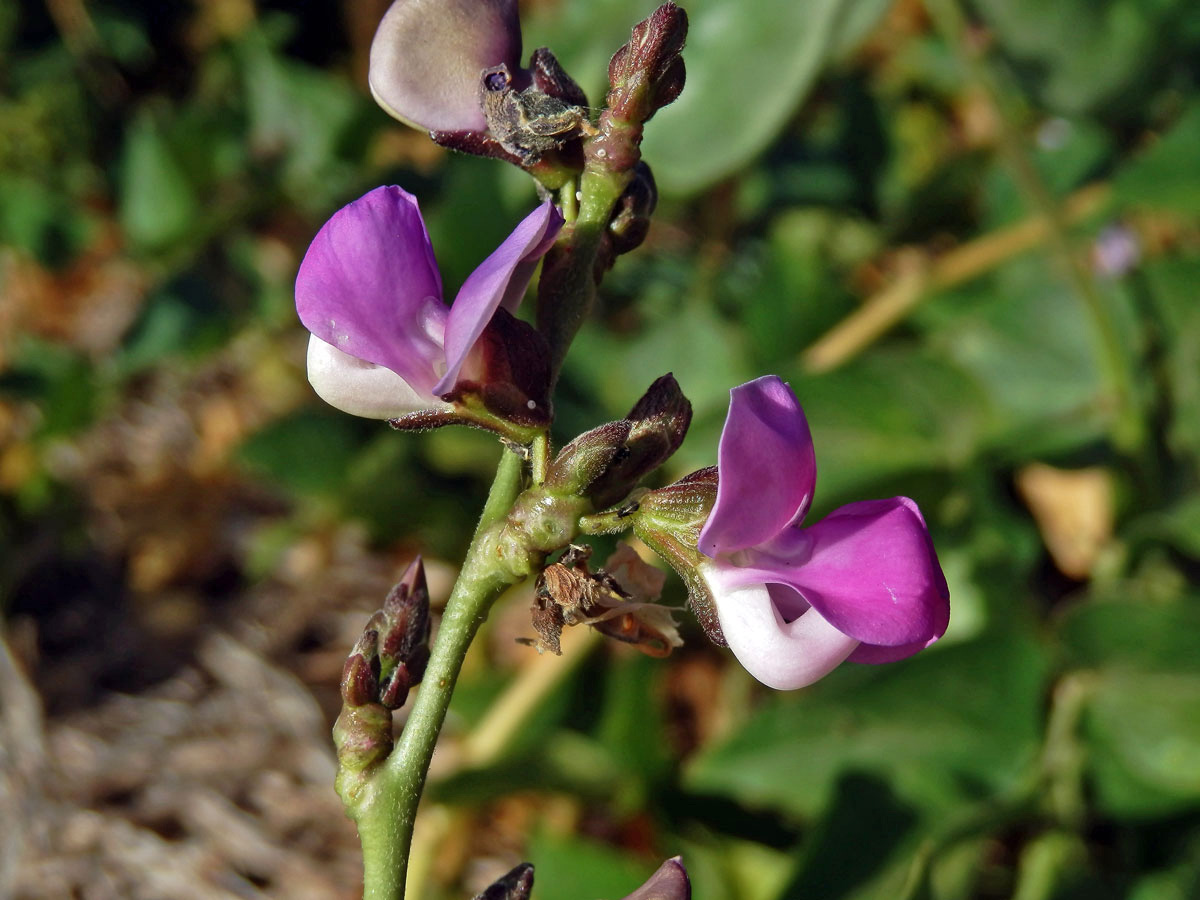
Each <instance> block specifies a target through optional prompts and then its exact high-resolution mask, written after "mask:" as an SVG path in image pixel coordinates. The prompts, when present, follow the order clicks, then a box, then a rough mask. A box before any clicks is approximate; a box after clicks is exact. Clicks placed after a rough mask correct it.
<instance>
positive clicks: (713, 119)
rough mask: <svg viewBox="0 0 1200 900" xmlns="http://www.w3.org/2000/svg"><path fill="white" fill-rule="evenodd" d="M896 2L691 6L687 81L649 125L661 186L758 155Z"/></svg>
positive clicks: (702, 183)
mask: <svg viewBox="0 0 1200 900" xmlns="http://www.w3.org/2000/svg"><path fill="white" fill-rule="evenodd" d="M889 5H890V4H889V3H888V2H887V0H807V2H802V3H798V2H796V0H758V2H755V3H745V2H744V0H702V2H696V3H693V4H689V5H688V15H689V17H690V22H691V27H690V29H689V33H688V43H687V49H686V50H685V51H684V61H685V63H686V65H687V87H686V88H685V89H684V91H683V94H682V95H681V96H680V98H679V99H678V100H676V101H675V102H674V103H673V104H672V105H671V106H668V107H667V108H666V109H664V110H662V111H661V112H660V113H659V114H658V115H657V116H655V118H654V120H653V121H651V122H650V123H649V125H647V127H646V141H645V144H644V145H643V150H644V151H645V155H646V159H647V161H648V162H649V163H650V165H651V166H653V167H654V172H655V177H656V178H657V179H658V183H659V187H660V188H661V189H662V190H663V191H664V192H666V193H674V194H691V193H695V192H697V191H700V190H703V189H704V188H706V187H708V186H709V185H711V184H713V183H714V182H716V181H718V180H720V179H721V178H724V177H726V176H728V175H729V174H731V173H732V172H734V171H736V170H737V169H739V168H741V167H743V166H745V165H746V164H747V163H749V162H750V161H751V160H752V159H753V158H754V157H755V156H757V155H758V154H759V153H761V152H762V151H763V150H764V149H765V148H766V146H767V145H768V144H769V143H770V142H771V141H772V140H773V139H774V138H775V136H776V135H777V134H778V133H779V132H780V130H781V129H782V128H783V127H784V125H785V124H786V123H787V121H788V119H789V118H790V117H791V116H792V114H793V113H794V112H795V111H796V108H797V107H798V106H799V105H800V103H801V102H802V101H803V100H804V98H805V96H806V95H807V94H808V92H809V90H810V89H811V88H812V86H813V84H814V82H815V81H816V79H817V76H818V75H820V73H821V71H822V69H823V68H824V67H825V65H826V64H827V63H828V62H829V61H830V60H831V59H832V58H834V57H835V56H836V55H838V54H840V53H844V52H845V51H846V50H847V49H849V48H852V47H853V46H854V45H855V44H856V43H857V42H858V41H859V40H861V39H862V37H864V36H865V34H866V33H867V31H869V30H870V29H871V28H872V27H873V26H874V24H875V23H876V22H877V21H878V19H879V17H880V16H882V15H883V13H884V11H885V10H886V9H887V8H888V6H889ZM613 49H616V48H615V47H614V48H613Z"/></svg>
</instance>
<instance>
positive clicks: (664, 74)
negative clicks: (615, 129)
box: [608, 2, 688, 124]
mask: <svg viewBox="0 0 1200 900" xmlns="http://www.w3.org/2000/svg"><path fill="white" fill-rule="evenodd" d="M687 29H688V18H687V13H686V12H684V11H683V10H682V9H680V8H679V7H678V6H676V5H675V4H674V3H671V2H667V3H664V4H663V5H662V6H660V7H659V8H658V9H656V10H655V11H654V12H653V13H652V14H651V15H650V17H649V18H647V19H646V20H644V21H642V22H639V23H638V24H637V25H636V26H634V29H633V34H632V36H631V37H630V39H629V43H627V44H626V45H625V46H624V47H622V48H621V49H620V50H618V51H617V52H616V53H615V54H613V58H612V60H611V61H610V62H609V64H608V81H609V84H610V85H611V90H610V91H609V94H608V106H609V109H610V110H611V111H612V114H613V115H614V116H615V117H616V118H618V119H621V120H623V121H626V122H636V123H638V124H641V123H643V122H648V121H650V118H651V116H653V115H654V113H655V112H657V111H658V110H659V109H661V108H662V107H664V106H666V105H667V104H668V103H671V102H672V101H673V100H675V98H676V97H678V96H679V93H680V91H682V90H683V82H684V66H683V59H682V57H681V56H680V55H679V54H680V53H681V52H682V51H683V44H684V41H685V40H686V39H687Z"/></svg>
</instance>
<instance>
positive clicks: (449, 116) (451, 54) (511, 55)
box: [368, 0, 521, 131]
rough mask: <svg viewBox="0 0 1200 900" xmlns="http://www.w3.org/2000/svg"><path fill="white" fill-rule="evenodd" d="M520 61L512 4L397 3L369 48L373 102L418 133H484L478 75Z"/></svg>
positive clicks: (471, 0)
mask: <svg viewBox="0 0 1200 900" xmlns="http://www.w3.org/2000/svg"><path fill="white" fill-rule="evenodd" d="M520 57H521V25H520V22H519V21H518V19H517V0H396V2H395V3H393V4H392V5H391V7H390V8H389V9H388V11H387V13H385V14H384V17H383V21H381V22H380V23H379V29H378V31H376V32H375V39H374V41H372V43H371V63H370V71H369V74H368V81H369V83H370V86H371V93H372V94H374V96H375V99H376V101H377V102H378V103H379V105H380V106H382V107H383V108H384V109H385V110H387V112H388V113H390V114H391V115H392V116H394V117H396V118H397V119H399V120H400V121H402V122H406V123H407V124H409V125H412V126H414V127H416V128H420V129H423V130H425V131H483V130H485V129H486V127H487V123H486V122H485V121H484V118H483V111H482V109H481V107H480V105H479V77H480V73H481V72H482V71H483V70H484V69H488V68H491V67H492V66H498V65H500V64H501V63H506V64H507V65H508V67H509V69H510V70H512V71H514V72H515V71H516V70H517V69H518V67H519V65H520Z"/></svg>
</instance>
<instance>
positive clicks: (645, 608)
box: [532, 544, 682, 657]
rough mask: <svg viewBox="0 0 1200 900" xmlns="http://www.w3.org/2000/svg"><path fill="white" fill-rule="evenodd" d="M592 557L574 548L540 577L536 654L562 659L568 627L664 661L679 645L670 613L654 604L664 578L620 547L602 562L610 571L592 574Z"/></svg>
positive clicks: (534, 612) (535, 604) (583, 549)
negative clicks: (586, 630) (587, 629)
mask: <svg viewBox="0 0 1200 900" xmlns="http://www.w3.org/2000/svg"><path fill="white" fill-rule="evenodd" d="M590 555H591V549H590V548H588V547H580V546H576V545H572V546H571V547H570V548H569V549H568V550H567V552H566V553H564V554H563V556H562V558H561V559H560V560H559V561H558V562H556V563H554V564H553V565H550V566H547V567H546V569H545V570H544V571H543V572H542V574H541V575H540V576H539V577H538V582H537V588H536V590H535V592H534V601H533V610H532V618H533V627H534V629H535V630H536V631H537V632H538V635H539V638H540V639H539V640H538V641H537V642H536V646H537V648H538V650H539V651H549V652H552V653H555V654H561V652H562V650H561V646H560V639H561V636H562V630H563V628H564V627H566V626H570V625H590V626H592V627H593V628H595V629H596V630H597V631H599V632H600V633H602V634H604V635H606V636H607V637H611V638H613V639H615V640H618V641H621V642H622V643H626V644H633V645H634V646H636V647H637V648H638V649H639V650H641V651H642V652H643V653H645V654H647V655H649V656H656V657H664V656H667V655H669V654H670V652H671V650H672V649H674V648H675V647H678V646H680V645H681V644H682V641H681V640H680V638H679V634H678V631H677V630H676V628H675V621H674V619H673V617H672V615H671V611H670V610H668V609H666V608H665V607H662V606H658V605H657V604H655V603H654V602H652V601H654V600H656V599H657V598H658V596H659V594H660V593H661V592H662V585H663V577H662V573H660V572H658V571H657V570H655V569H653V567H651V566H647V565H646V563H644V562H642V561H641V559H640V558H638V557H637V554H636V553H634V552H633V550H632V549H630V548H629V547H628V546H627V545H624V544H622V545H621V546H620V547H619V548H618V550H617V552H616V553H615V554H614V555H613V556H612V557H610V558H609V561H608V563H606V565H607V566H609V567H610V568H611V569H612V572H609V571H605V570H604V569H600V570H597V571H595V572H593V571H591V570H590V569H589V568H588V564H587V560H588V557H589V556H590ZM630 557H632V558H633V559H636V564H635V563H633V562H632V561H631V559H630ZM637 566H642V567H645V568H648V569H651V570H652V572H653V573H654V574H653V575H651V574H647V573H645V572H641V571H639V570H637ZM614 572H623V574H624V577H622V578H621V579H620V580H618V578H617V577H614V574H613V573H614Z"/></svg>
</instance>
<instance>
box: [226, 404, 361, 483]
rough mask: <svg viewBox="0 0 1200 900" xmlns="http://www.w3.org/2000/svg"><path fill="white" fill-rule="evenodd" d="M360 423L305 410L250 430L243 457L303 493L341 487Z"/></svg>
mask: <svg viewBox="0 0 1200 900" xmlns="http://www.w3.org/2000/svg"><path fill="white" fill-rule="evenodd" d="M359 431H360V425H359V423H358V422H357V421H356V420H354V419H353V418H351V417H350V416H347V415H344V414H342V413H340V412H333V411H329V412H325V411H324V410H320V411H318V410H313V409H304V410H301V411H300V412H298V413H295V414H293V415H291V416H289V417H287V418H285V419H280V420H279V421H277V422H274V423H272V424H271V425H269V426H267V427H266V428H264V429H263V430H262V431H259V432H256V433H255V434H253V435H252V436H251V437H250V438H249V439H248V440H247V441H246V442H245V443H244V444H242V446H241V448H240V454H239V455H240V456H241V459H242V461H243V462H244V463H245V464H246V465H248V466H250V468H252V469H255V470H257V471H259V472H261V473H262V474H264V475H266V476H267V477H269V478H271V479H272V480H274V481H276V482H278V483H280V484H283V485H285V486H287V487H288V488H290V489H291V490H293V491H297V492H301V493H317V494H322V493H334V492H337V491H339V490H340V489H341V487H342V485H343V483H344V482H345V480H346V474H347V472H349V471H350V463H351V460H352V459H353V458H354V456H355V453H356V451H357V450H358V447H359V441H358V432H359Z"/></svg>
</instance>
